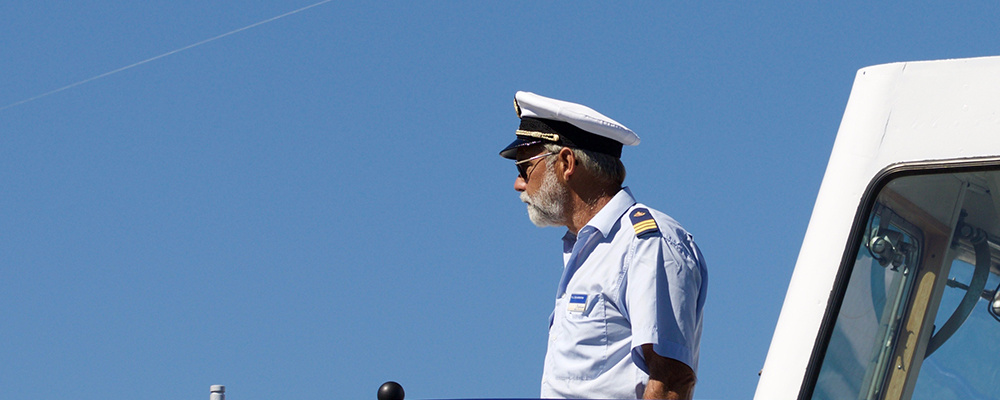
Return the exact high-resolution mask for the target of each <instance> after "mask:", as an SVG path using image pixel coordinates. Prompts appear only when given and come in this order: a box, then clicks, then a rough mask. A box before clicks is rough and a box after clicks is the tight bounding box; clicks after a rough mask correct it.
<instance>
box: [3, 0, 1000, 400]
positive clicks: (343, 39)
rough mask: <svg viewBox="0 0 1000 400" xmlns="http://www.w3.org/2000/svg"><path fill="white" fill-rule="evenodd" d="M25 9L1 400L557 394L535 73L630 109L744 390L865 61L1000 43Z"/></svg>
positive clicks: (759, 359) (154, 5)
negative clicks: (529, 130) (515, 143)
mask: <svg viewBox="0 0 1000 400" xmlns="http://www.w3.org/2000/svg"><path fill="white" fill-rule="evenodd" d="M315 3H316V2H315V1H273V0H272V1H265V0H257V1H240V2H236V1H219V0H210V1H205V0H201V1H187V0H171V1H145V2H117V1H99V0H93V1H80V2H64V1H48V0H39V1H21V0H18V1H7V2H3V3H2V4H0V49H2V51H0V72H2V73H0V182H2V189H0V227H2V229H0V316H2V318H3V322H2V323H0V342H2V343H4V344H3V345H2V346H0V398H4V399H23V398H30V397H37V396H38V395H39V394H44V395H46V396H51V395H55V396H60V397H68V398H76V399H106V398H109V397H112V396H120V395H121V394H122V393H128V394H129V395H140V396H142V397H144V398H150V399H181V398H183V399H192V398H195V399H196V398H205V396H208V388H209V386H210V385H212V384H224V385H227V389H228V390H227V392H228V396H229V398H230V399H236V400H249V399H272V398H323V399H327V398H329V399H341V398H342V399H364V398H374V396H375V391H376V389H377V388H378V385H379V384H381V383H382V382H384V381H387V380H396V381H399V382H400V383H402V384H403V386H404V387H405V388H406V391H407V397H408V398H412V399H421V398H461V397H476V398H485V397H536V396H537V393H538V381H539V378H540V375H541V364H542V358H543V355H544V351H545V341H546V328H547V319H548V315H549V313H550V311H551V306H552V301H553V298H554V293H555V286H556V284H557V281H558V279H559V275H560V268H561V255H560V250H561V242H560V240H559V239H560V238H561V237H562V234H563V230H561V229H556V228H548V229H538V228H535V227H534V226H533V225H531V223H530V222H529V221H528V219H527V213H526V211H525V209H524V205H523V204H521V202H520V201H519V200H518V199H517V194H516V193H515V192H514V190H513V181H514V178H515V176H516V171H515V169H514V167H513V166H512V165H511V163H510V162H509V161H507V160H503V159H501V158H500V157H498V156H497V151H499V149H500V148H502V147H503V146H504V145H506V144H507V143H508V142H509V141H510V140H512V138H513V130H514V129H515V127H516V125H517V118H516V116H515V114H514V111H513V104H512V100H513V96H514V92H515V91H517V90H527V91H532V92H535V93H538V94H542V95H545V96H550V97H556V98H560V99H565V100H569V101H574V102H579V103H583V104H586V105H589V106H591V107H593V108H595V109H597V110H598V111H600V112H602V113H604V114H605V115H608V116H609V117H611V118H614V119H616V120H618V121H619V122H622V123H623V124H625V125H626V126H628V127H630V128H631V129H633V130H634V131H636V132H637V133H638V134H639V136H640V137H641V138H642V144H640V145H639V146H638V147H634V148H626V149H625V153H624V156H623V161H624V162H625V164H626V166H627V167H628V178H627V179H626V184H627V185H628V186H630V187H631V188H632V190H633V193H634V194H635V195H636V196H637V198H638V199H639V200H640V201H642V202H644V203H646V204H648V205H650V206H652V207H655V208H658V209H660V210H663V211H664V212H667V213H668V214H671V215H672V216H673V217H674V218H676V219H677V220H679V221H680V222H681V223H683V224H684V225H685V226H686V227H687V228H688V229H689V230H690V231H691V232H692V233H694V235H695V237H696V240H697V241H698V243H699V245H700V246H701V248H702V250H703V252H704V253H705V256H706V259H707V260H708V264H709V273H710V289H709V290H710V291H709V297H708V302H707V306H706V316H705V327H704V336H703V338H702V351H701V352H702V358H701V370H700V382H699V384H698V387H697V390H696V398H701V399H742V398H750V397H751V396H752V394H753V390H754V388H755V386H756V382H757V372H758V371H759V370H760V368H761V366H762V364H763V361H764V357H765V355H766V352H767V347H768V345H769V343H770V336H771V333H772V331H773V328H774V324H775V322H776V320H777V316H778V313H779V311H780V306H781V302H782V300H783V298H784V291H785V286H786V285H787V283H788V280H789V278H790V276H791V271H792V268H793V266H794V262H795V259H796V256H797V254H798V250H799V245H800V243H801V239H802V236H803V234H804V232H805V229H806V225H807V223H808V219H809V215H810V212H811V210H812V204H813V201H814V200H815V196H816V193H817V191H818V188H819V184H820V180H821V178H822V175H823V172H824V169H825V166H826V159H827V156H828V155H829V152H830V149H831V147H832V145H833V141H834V137H835V134H836V131H837V128H838V125H839V121H840V117H841V114H842V112H843V109H844V105H845V104H846V101H847V98H848V95H849V93H850V88H851V84H852V82H853V79H854V74H855V72H856V71H857V70H858V69H859V68H862V67H864V66H868V65H873V64H880V63H887V62H895V61H912V60H925V59H941V58H958V57H974V56H987V55H997V54H1000V43H998V42H997V39H996V38H998V37H1000V32H998V30H1000V24H998V23H997V18H998V16H1000V5H998V4H996V3H995V2H986V1H972V2H963V3H954V2H946V1H920V2H914V3H906V4H902V3H897V2H891V3H890V4H871V3H870V2H862V1H845V2H835V3H830V4H809V3H801V4H800V3H792V2H773V1H762V2H709V3H704V2H702V3H693V4H684V3H680V2H641V3H629V4H625V5H622V4H610V3H594V2H569V1H566V2H546V3H533V2H514V3H511V2H502V3H501V2H495V3H489V2H457V1H435V2H412V3H411V2H381V3H362V2H347V1H332V2H328V3H325V4H321V5H319V6H317V7H314V8H310V9H308V10H305V11H302V12H300V13H296V14H294V15H289V16H287V17H284V18H280V19H278V20H275V21H273V22H269V23H267V24H263V25H260V26H257V27H254V28H252V29H247V30H244V31H241V32H238V33H234V34H232V35H229V36H226V37H223V38H220V39H218V40H214V41H211V42H207V43H205V44H202V45H199V46H196V47H193V48H190V49H188V50H185V51H182V52H178V53H175V54H171V55H169V56H166V57H163V58H159V59H156V60H153V61H150V62H148V63H144V64H142V65H138V66H136V67H134V68H129V69H126V70H123V71H121V72H117V73H114V74H111V75H108V76H106V77H103V78H100V79H96V80H93V81H89V82H86V83H84V84H81V85H78V86H75V87H72V88H68V89H66V90H63V91H59V92H56V93H53V94H51V95H46V96H43V97H41V98H38V99H35V100H31V101H28V102H24V103H19V102H21V101H24V100H26V99H31V98H33V97H35V96H38V95H41V94H44V93H48V92H50V91H53V90H56V89H59V88H63V87H66V86H68V85H72V84H74V83H77V82H81V81H84V80H87V79H89V78H92V77H95V76H99V75H101V74H104V73H107V72H109V71H114V70H116V69H119V68H122V67H125V66H128V65H131V64H133V63H137V62H140V61H143V60H147V59H150V58H152V57H156V56H158V55H162V54H165V53H168V52H170V51H173V50H176V49H180V48H183V47H185V46H188V45H191V44H194V43H198V42H200V41H203V40H206V39H209V38H213V37H215V36H218V35H221V34H224V33H227V32H231V31H233V30H236V29H239V28H242V27H246V26H249V25H252V24H255V23H258V22H260V21H264V20H267V19H269V18H272V17H275V16H278V15H281V14H284V13H287V12H289V11H293V10H296V9H299V8H301V7H305V6H308V5H311V4H315Z"/></svg>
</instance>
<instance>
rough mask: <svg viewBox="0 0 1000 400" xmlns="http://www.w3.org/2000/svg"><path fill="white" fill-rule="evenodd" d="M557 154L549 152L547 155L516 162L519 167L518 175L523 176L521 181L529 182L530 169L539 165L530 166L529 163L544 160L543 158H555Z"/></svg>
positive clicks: (515, 164)
mask: <svg viewBox="0 0 1000 400" xmlns="http://www.w3.org/2000/svg"><path fill="white" fill-rule="evenodd" d="M556 154H557V153H552V152H549V153H546V154H539V155H537V156H534V157H531V158H526V159H523V160H521V161H518V162H515V163H514V166H515V167H517V174H518V175H520V176H521V179H524V180H525V181H527V180H528V168H531V166H534V165H538V163H534V164H531V165H530V166H529V165H528V163H529V162H531V160H537V159H539V158H542V157H548V156H554V155H556Z"/></svg>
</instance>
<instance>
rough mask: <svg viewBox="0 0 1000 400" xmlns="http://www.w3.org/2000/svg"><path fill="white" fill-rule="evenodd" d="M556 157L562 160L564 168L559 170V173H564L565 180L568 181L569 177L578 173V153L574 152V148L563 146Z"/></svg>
mask: <svg viewBox="0 0 1000 400" xmlns="http://www.w3.org/2000/svg"><path fill="white" fill-rule="evenodd" d="M556 157H557V158H558V159H559V161H561V162H560V164H561V165H562V170H561V171H559V174H560V175H562V178H563V180H566V181H568V180H569V178H570V177H571V176H573V174H575V173H576V169H577V168H578V167H579V166H580V165H579V164H577V162H576V154H574V153H573V149H570V148H569V147H563V148H562V150H559V153H558V154H556Z"/></svg>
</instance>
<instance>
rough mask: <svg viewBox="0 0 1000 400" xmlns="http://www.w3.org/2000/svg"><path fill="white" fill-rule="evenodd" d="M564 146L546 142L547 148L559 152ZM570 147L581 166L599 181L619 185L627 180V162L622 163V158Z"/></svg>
mask: <svg viewBox="0 0 1000 400" xmlns="http://www.w3.org/2000/svg"><path fill="white" fill-rule="evenodd" d="M563 147H564V146H560V145H557V144H550V143H546V144H545V150H546V151H550V152H553V153H558V152H559V151H560V150H562V149H563ZM569 149H570V150H573V156H574V157H576V160H577V162H579V163H580V166H581V167H583V168H584V169H586V170H588V171H590V172H591V173H593V174H594V176H595V177H596V178H597V179H598V180H599V181H601V182H603V183H607V184H608V185H615V186H619V187H621V185H622V182H625V164H622V160H621V159H619V158H618V157H615V156H612V155H610V154H604V153H598V152H596V151H590V150H583V149H577V148H573V147H570V148H569Z"/></svg>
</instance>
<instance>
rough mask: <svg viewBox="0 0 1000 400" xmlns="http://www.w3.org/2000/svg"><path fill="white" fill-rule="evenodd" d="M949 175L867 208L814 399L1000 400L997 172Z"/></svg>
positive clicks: (896, 182) (913, 179) (921, 177)
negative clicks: (998, 399)
mask: <svg viewBox="0 0 1000 400" xmlns="http://www.w3.org/2000/svg"><path fill="white" fill-rule="evenodd" d="M951 171H954V169H952V170H947V171H941V172H932V173H920V174H913V173H909V174H907V175H905V176H898V177H896V178H890V180H889V181H888V183H886V184H884V185H883V186H881V187H882V189H881V190H880V191H879V192H878V194H877V196H874V203H872V204H871V205H870V207H866V208H865V209H866V210H869V211H868V215H866V216H864V218H865V219H864V221H866V223H865V227H864V231H863V232H860V234H857V235H855V236H854V237H856V238H858V240H857V242H856V243H854V244H852V246H851V252H849V253H848V254H849V259H850V260H851V262H848V263H844V264H843V265H844V268H850V273H849V275H847V276H849V277H848V278H847V279H846V280H847V287H846V289H845V290H843V292H842V293H843V297H842V298H841V299H840V309H839V310H838V312H837V315H836V321H835V323H834V326H833V330H832V333H831V335H830V339H829V342H828V343H827V347H826V352H825V355H824V357H823V361H822V365H821V367H820V369H819V373H818V376H817V378H816V384H815V387H814V389H813V393H812V394H813V398H814V399H845V398H853V399H893V400H895V399H968V398H998V397H1000V317H997V315H996V314H997V313H998V312H1000V295H998V294H997V290H998V285H1000V277H998V265H1000V219H998V215H1000V171H996V170H992V171H983V170H965V172H951Z"/></svg>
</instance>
